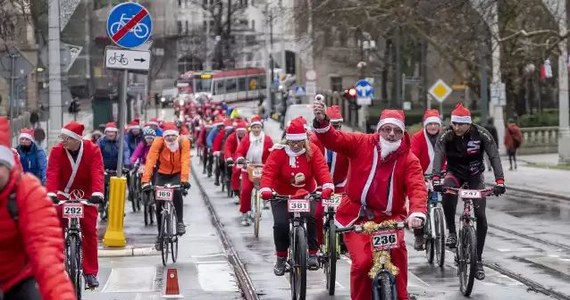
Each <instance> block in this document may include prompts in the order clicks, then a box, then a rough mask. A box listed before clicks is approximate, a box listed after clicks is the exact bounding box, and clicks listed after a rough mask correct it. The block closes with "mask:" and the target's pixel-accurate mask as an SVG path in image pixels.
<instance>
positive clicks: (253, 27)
mask: <svg viewBox="0 0 570 300" xmlns="http://www.w3.org/2000/svg"><path fill="white" fill-rule="evenodd" d="M251 30H253V31H255V20H251Z"/></svg>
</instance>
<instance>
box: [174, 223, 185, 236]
mask: <svg viewBox="0 0 570 300" xmlns="http://www.w3.org/2000/svg"><path fill="white" fill-rule="evenodd" d="M185 233H186V225H184V223H182V222H178V223H176V234H177V235H184V234H185Z"/></svg>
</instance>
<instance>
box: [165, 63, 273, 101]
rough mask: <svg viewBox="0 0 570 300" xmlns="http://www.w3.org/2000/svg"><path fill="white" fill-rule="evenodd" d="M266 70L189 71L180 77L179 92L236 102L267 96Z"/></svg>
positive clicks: (214, 99) (177, 84) (213, 99)
mask: <svg viewBox="0 0 570 300" xmlns="http://www.w3.org/2000/svg"><path fill="white" fill-rule="evenodd" d="M265 76H266V73H265V69H263V68H244V69H234V70H226V71H188V72H186V73H184V74H182V75H180V77H179V78H178V80H177V81H176V87H177V89H178V92H179V94H180V95H185V94H188V95H190V98H193V99H198V98H199V97H200V96H207V97H208V98H210V99H211V100H212V102H214V103H220V102H226V103H236V102H243V101H252V100H260V99H262V98H264V97H265V87H266V80H265V78H266V77H265Z"/></svg>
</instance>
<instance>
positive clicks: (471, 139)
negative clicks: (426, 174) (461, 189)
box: [433, 124, 504, 180]
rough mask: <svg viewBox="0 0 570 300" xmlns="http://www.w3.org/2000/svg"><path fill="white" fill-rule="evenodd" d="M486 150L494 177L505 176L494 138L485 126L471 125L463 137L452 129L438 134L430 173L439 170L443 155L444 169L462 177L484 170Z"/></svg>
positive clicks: (474, 174) (437, 172) (477, 173)
mask: <svg viewBox="0 0 570 300" xmlns="http://www.w3.org/2000/svg"><path fill="white" fill-rule="evenodd" d="M485 152H486V153H487V155H489V159H490V161H491V166H492V167H493V172H494V173H495V180H496V179H504V175H503V167H502V165H501V159H500V158H499V150H498V149H497V145H496V144H495V141H494V140H493V137H492V136H491V134H490V133H489V131H487V130H486V129H485V128H483V127H481V126H479V125H475V124H472V125H471V128H470V129H469V131H468V132H467V133H465V135H464V136H457V135H455V133H454V132H453V130H452V129H451V128H448V129H446V130H445V131H444V132H443V134H442V135H441V136H440V137H439V139H438V140H437V143H436V147H435V156H434V162H433V174H440V173H441V165H442V163H443V158H444V157H445V158H446V159H447V171H448V172H451V173H453V175H455V176H456V177H458V178H459V179H462V180H467V179H469V178H470V177H473V176H476V175H479V174H481V173H483V172H484V171H485V165H484V164H483V155H484V154H485Z"/></svg>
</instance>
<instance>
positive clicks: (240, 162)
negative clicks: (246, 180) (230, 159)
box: [236, 158, 245, 165]
mask: <svg viewBox="0 0 570 300" xmlns="http://www.w3.org/2000/svg"><path fill="white" fill-rule="evenodd" d="M244 163H245V159H243V158H239V159H238V160H237V161H236V164H238V165H243V164H244Z"/></svg>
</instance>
